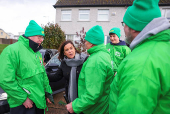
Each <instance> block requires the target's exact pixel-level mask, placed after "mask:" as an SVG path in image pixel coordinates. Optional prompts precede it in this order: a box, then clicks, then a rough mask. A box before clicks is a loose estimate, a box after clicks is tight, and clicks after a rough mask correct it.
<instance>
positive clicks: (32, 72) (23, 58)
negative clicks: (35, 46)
mask: <svg viewBox="0 0 170 114" xmlns="http://www.w3.org/2000/svg"><path fill="white" fill-rule="evenodd" d="M0 63H1V66H2V67H1V68H0V77H1V78H0V86H1V87H2V89H3V90H4V91H5V92H6V93H7V95H8V98H7V100H8V103H9V105H10V108H14V107H17V106H20V105H22V104H23V103H24V102H25V100H26V98H27V97H28V98H29V99H31V100H32V101H33V102H34V103H35V105H36V106H37V108H40V109H44V108H46V100H45V91H46V92H49V93H52V90H51V87H50V86H49V80H48V77H47V75H46V72H45V68H44V66H43V63H42V55H41V53H40V52H39V51H38V52H36V53H35V52H34V51H33V50H32V49H31V48H30V47H29V40H28V39H26V38H24V37H23V36H20V37H19V39H18V42H16V43H14V44H11V45H9V46H8V47H6V48H5V49H4V50H3V52H2V53H1V55H0ZM24 89H26V90H28V91H27V92H26V91H25V90H24Z"/></svg>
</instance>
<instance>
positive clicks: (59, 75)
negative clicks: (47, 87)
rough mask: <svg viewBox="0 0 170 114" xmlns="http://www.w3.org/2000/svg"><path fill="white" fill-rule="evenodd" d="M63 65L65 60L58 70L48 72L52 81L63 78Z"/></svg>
mask: <svg viewBox="0 0 170 114" xmlns="http://www.w3.org/2000/svg"><path fill="white" fill-rule="evenodd" d="M62 67H63V62H61V65H60V67H58V70H57V71H56V72H54V73H50V74H48V78H49V81H50V82H56V81H59V80H61V79H62V78H63V71H62Z"/></svg>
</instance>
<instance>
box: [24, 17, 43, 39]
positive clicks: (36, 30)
mask: <svg viewBox="0 0 170 114" xmlns="http://www.w3.org/2000/svg"><path fill="white" fill-rule="evenodd" d="M36 35H41V36H45V34H44V29H42V28H41V27H40V26H39V25H38V24H37V23H36V22H35V21H34V20H31V21H30V22H29V25H28V26H27V28H26V30H25V36H26V37H29V36H36Z"/></svg>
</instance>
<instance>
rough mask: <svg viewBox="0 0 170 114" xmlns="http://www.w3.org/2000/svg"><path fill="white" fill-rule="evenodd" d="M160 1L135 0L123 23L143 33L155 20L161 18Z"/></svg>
mask: <svg viewBox="0 0 170 114" xmlns="http://www.w3.org/2000/svg"><path fill="white" fill-rule="evenodd" d="M158 3H159V0H135V1H134V2H133V5H132V6H130V7H128V9H127V10H126V12H125V15H124V17H123V22H124V23H125V24H126V25H127V26H128V27H130V28H131V29H133V30H136V31H142V30H143V28H144V27H145V26H146V25H147V24H148V23H150V22H151V21H152V20H153V19H154V18H158V17H161V11H160V9H159V5H158Z"/></svg>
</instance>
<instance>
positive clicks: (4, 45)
mask: <svg viewBox="0 0 170 114" xmlns="http://www.w3.org/2000/svg"><path fill="white" fill-rule="evenodd" d="M8 45H9V44H0V54H1V52H2V50H3V49H4V48H5V47H7V46H8Z"/></svg>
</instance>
